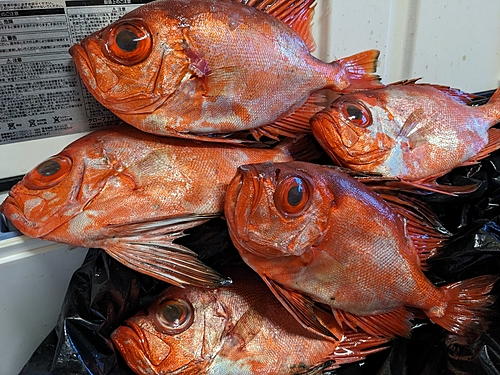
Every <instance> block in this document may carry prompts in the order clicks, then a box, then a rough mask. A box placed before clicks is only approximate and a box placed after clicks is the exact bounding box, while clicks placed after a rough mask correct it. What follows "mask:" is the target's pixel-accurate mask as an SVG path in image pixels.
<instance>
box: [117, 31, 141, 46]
mask: <svg viewBox="0 0 500 375" xmlns="http://www.w3.org/2000/svg"><path fill="white" fill-rule="evenodd" d="M138 42H139V37H138V36H137V35H136V34H135V33H134V32H133V31H131V30H127V29H126V30H122V31H120V32H119V33H118V35H117V36H116V44H117V45H118V47H120V49H121V50H123V51H125V52H132V51H134V50H135V49H136V48H137V44H138Z"/></svg>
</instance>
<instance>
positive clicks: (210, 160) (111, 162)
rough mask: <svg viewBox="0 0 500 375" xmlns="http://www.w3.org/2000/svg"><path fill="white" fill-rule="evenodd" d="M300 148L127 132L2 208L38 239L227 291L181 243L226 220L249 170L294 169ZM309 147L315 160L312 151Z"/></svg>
mask: <svg viewBox="0 0 500 375" xmlns="http://www.w3.org/2000/svg"><path fill="white" fill-rule="evenodd" d="M294 147H299V148H300V147H302V146H300V141H299V142H294V141H291V142H290V143H288V145H287V142H285V143H284V144H283V143H282V144H280V145H278V146H277V147H275V148H273V149H262V148H261V149H258V148H250V147H243V146H233V145H225V144H217V143H200V142H195V141H191V140H182V139H178V138H168V137H157V136H153V135H151V134H147V133H143V132H141V131H139V130H137V129H135V128H133V127H129V126H127V125H125V124H122V125H118V126H117V127H115V128H109V129H107V130H101V131H96V132H93V133H91V134H89V135H86V136H84V137H82V138H80V139H78V140H76V141H75V142H73V143H71V144H70V145H68V146H67V147H66V148H65V149H64V150H63V151H61V153H60V154H58V155H56V156H54V157H52V158H49V159H48V160H47V161H45V162H43V163H41V164H40V165H39V166H37V167H35V168H34V169H33V170H32V171H31V172H29V173H28V174H27V175H26V176H25V177H24V179H23V180H22V181H20V182H19V183H18V184H17V185H15V186H14V187H13V188H12V189H11V191H10V193H9V196H8V197H7V198H6V200H5V201H4V202H3V204H2V205H1V206H0V207H1V210H2V211H3V213H4V214H5V215H6V216H7V217H8V218H9V220H11V221H12V222H13V224H14V225H15V226H16V227H17V228H18V229H19V230H20V231H21V232H22V233H24V234H26V235H28V236H30V237H36V238H41V239H45V240H50V241H56V242H62V243H67V244H71V245H75V246H83V247H95V248H103V249H105V250H106V251H107V252H108V253H110V255H112V256H113V257H115V258H117V259H118V260H119V261H121V262H122V263H124V264H126V265H128V266H130V267H132V268H134V269H136V270H138V271H140V272H143V273H146V274H149V275H151V276H154V277H157V278H160V279H162V280H164V281H168V282H170V283H173V284H177V285H182V284H196V285H205V286H212V287H213V286H220V285H224V283H225V282H226V281H227V280H226V279H225V278H223V277H222V276H220V275H218V274H217V273H216V272H215V271H213V270H211V269H210V268H208V267H206V266H204V265H203V264H202V263H201V262H200V261H198V260H197V258H196V254H195V253H194V252H192V251H190V250H189V249H187V248H184V247H182V246H179V245H175V244H173V243H172V241H173V240H175V238H177V237H179V236H181V235H182V231H183V230H184V229H187V228H189V227H193V226H195V225H198V224H201V223H203V222H204V221H206V220H208V219H210V218H213V217H218V216H221V215H222V213H223V199H224V194H225V189H226V186H227V184H228V183H229V181H230V180H231V178H232V177H233V176H234V173H235V171H236V169H237V167H238V166H239V165H241V164H244V163H248V162H251V161H254V162H256V161H261V162H263V161H266V160H275V161H291V160H292V156H291V152H292V151H293V149H294ZM304 147H305V148H306V149H308V151H307V152H306V154H308V153H309V152H310V151H309V150H310V144H309V143H308V142H306V143H305V144H304ZM299 153H300V151H299Z"/></svg>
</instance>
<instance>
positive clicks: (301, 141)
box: [276, 134, 326, 161]
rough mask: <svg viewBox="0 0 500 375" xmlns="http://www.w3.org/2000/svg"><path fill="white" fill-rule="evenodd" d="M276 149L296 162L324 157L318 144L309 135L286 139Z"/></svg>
mask: <svg viewBox="0 0 500 375" xmlns="http://www.w3.org/2000/svg"><path fill="white" fill-rule="evenodd" d="M276 147H277V148H280V149H282V150H283V151H284V152H287V153H288V154H289V155H290V156H291V157H292V158H293V159H294V160H297V161H314V160H317V159H320V158H322V157H324V156H325V155H326V154H325V152H324V151H323V149H322V148H321V147H320V145H319V144H318V142H317V141H316V140H315V139H314V137H313V136H312V135H310V134H300V135H298V136H297V137H295V138H291V137H290V138H286V139H284V140H283V141H281V142H280V143H279V144H278V145H277V146H276Z"/></svg>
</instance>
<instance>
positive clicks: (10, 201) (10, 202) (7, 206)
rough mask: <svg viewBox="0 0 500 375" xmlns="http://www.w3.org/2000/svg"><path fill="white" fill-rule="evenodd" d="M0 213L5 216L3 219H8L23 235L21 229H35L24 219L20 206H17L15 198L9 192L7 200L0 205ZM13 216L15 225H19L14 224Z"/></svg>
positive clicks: (32, 224)
mask: <svg viewBox="0 0 500 375" xmlns="http://www.w3.org/2000/svg"><path fill="white" fill-rule="evenodd" d="M0 213H1V214H3V215H5V217H6V218H7V219H9V220H10V221H11V222H12V223H13V224H14V226H15V227H16V228H17V229H19V230H20V231H21V232H22V233H24V231H23V228H28V227H29V228H34V227H36V225H35V224H34V223H33V222H31V221H30V220H28V219H27V218H26V216H24V212H23V210H22V209H21V206H20V205H19V203H18V202H17V200H16V198H15V197H14V196H13V195H12V193H11V192H9V195H8V196H7V198H5V200H4V201H3V202H2V204H0ZM13 215H15V216H16V218H15V221H16V223H19V224H20V225H19V224H15V223H14V220H13V219H12V216H13ZM19 227H21V228H19Z"/></svg>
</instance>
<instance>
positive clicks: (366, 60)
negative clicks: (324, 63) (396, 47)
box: [327, 49, 383, 92]
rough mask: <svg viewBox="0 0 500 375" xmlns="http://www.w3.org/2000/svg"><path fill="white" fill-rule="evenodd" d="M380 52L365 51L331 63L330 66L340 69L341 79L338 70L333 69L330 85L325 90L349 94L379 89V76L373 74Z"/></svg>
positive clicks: (380, 85)
mask: <svg viewBox="0 0 500 375" xmlns="http://www.w3.org/2000/svg"><path fill="white" fill-rule="evenodd" d="M379 55H380V51H378V50H374V49H372V50H367V51H363V52H360V53H357V54H355V55H352V56H348V57H344V58H341V59H338V60H336V61H333V62H332V63H331V64H332V65H334V66H337V67H340V71H341V72H343V73H342V74H343V75H344V76H343V77H340V81H341V82H340V85H339V73H338V69H334V71H335V73H334V74H333V76H332V80H331V83H330V85H327V88H329V89H331V90H333V91H340V92H351V91H360V90H369V89H374V88H381V87H383V85H382V84H381V83H380V76H378V75H377V74H375V71H376V70H377V65H378V57H379Z"/></svg>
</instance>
